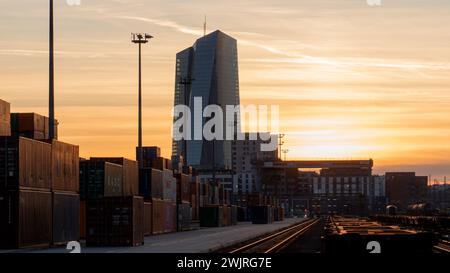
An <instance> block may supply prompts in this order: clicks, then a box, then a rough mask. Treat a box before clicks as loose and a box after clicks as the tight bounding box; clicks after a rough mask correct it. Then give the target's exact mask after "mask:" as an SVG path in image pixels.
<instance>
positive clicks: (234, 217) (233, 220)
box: [230, 206, 238, 226]
mask: <svg viewBox="0 0 450 273" xmlns="http://www.w3.org/2000/svg"><path fill="white" fill-rule="evenodd" d="M230 214H231V225H232V226H235V225H237V223H238V210H237V206H230Z"/></svg>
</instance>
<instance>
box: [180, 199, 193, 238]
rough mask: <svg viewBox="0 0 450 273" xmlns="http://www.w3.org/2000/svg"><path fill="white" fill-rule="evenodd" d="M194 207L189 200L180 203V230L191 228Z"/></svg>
mask: <svg viewBox="0 0 450 273" xmlns="http://www.w3.org/2000/svg"><path fill="white" fill-rule="evenodd" d="M191 222H192V208H191V204H190V203H187V202H183V203H181V204H180V203H179V204H178V231H188V230H191Z"/></svg>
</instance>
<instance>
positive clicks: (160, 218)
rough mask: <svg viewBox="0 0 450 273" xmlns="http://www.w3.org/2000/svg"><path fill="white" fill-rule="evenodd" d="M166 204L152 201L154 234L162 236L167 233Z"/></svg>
mask: <svg viewBox="0 0 450 273" xmlns="http://www.w3.org/2000/svg"><path fill="white" fill-rule="evenodd" d="M165 215H166V204H165V202H164V201H163V200H161V199H157V198H153V199H152V234H162V233H164V232H165V230H164V225H165Z"/></svg>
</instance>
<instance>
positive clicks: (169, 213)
mask: <svg viewBox="0 0 450 273" xmlns="http://www.w3.org/2000/svg"><path fill="white" fill-rule="evenodd" d="M165 208H166V211H165V212H166V213H165V225H164V231H165V233H172V232H176V231H177V217H178V215H177V203H176V202H172V201H170V200H169V201H167V200H166V201H165Z"/></svg>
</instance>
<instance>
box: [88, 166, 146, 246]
mask: <svg viewBox="0 0 450 273" xmlns="http://www.w3.org/2000/svg"><path fill="white" fill-rule="evenodd" d="M80 191H81V198H82V200H83V201H86V203H85V204H84V203H83V205H82V207H83V208H84V207H85V209H86V214H85V215H86V219H81V223H82V225H83V224H85V226H81V227H80V230H84V229H85V230H86V234H85V236H86V243H87V244H88V245H92V246H119V245H124V246H136V245H141V244H143V242H144V233H148V230H149V228H148V220H149V219H148V217H145V212H148V204H147V206H144V199H143V198H142V197H138V196H137V195H138V194H139V172H138V163H137V162H136V161H133V160H129V159H126V158H122V157H114V158H91V159H90V160H81V161H80ZM82 214H84V212H83V213H82ZM150 221H151V219H150ZM146 224H147V226H145V225H146Z"/></svg>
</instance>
